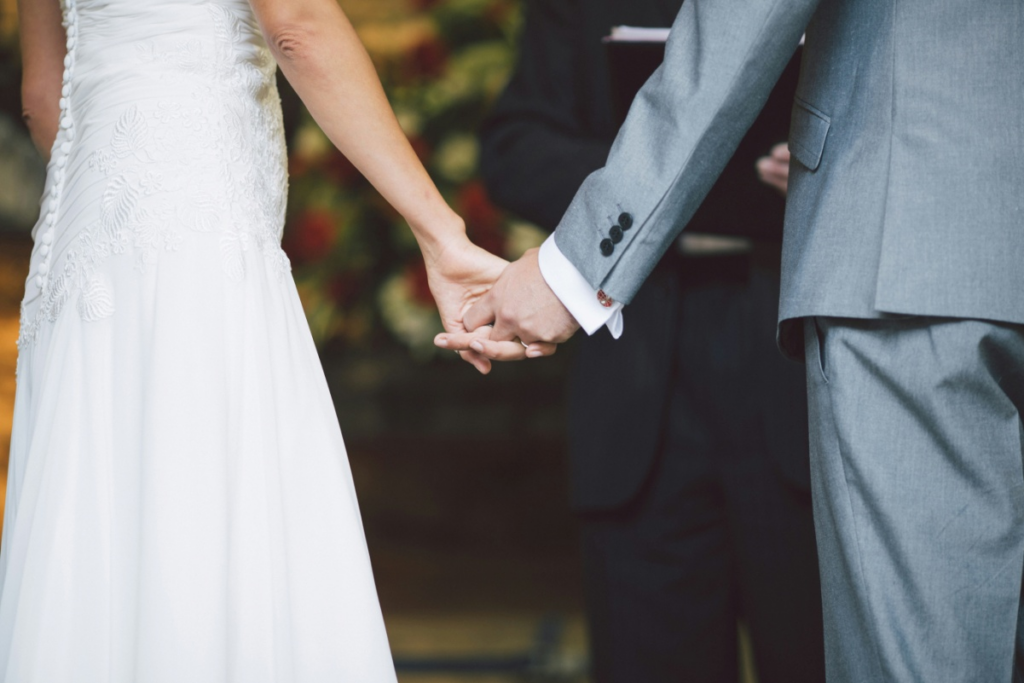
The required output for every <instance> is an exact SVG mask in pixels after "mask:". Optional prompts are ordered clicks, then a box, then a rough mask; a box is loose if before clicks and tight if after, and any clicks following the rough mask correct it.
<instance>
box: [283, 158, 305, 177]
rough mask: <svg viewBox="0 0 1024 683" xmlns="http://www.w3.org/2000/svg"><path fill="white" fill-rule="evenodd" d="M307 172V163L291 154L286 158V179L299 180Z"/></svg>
mask: <svg viewBox="0 0 1024 683" xmlns="http://www.w3.org/2000/svg"><path fill="white" fill-rule="evenodd" d="M308 170H309V163H308V162H306V161H305V160H304V159H300V158H299V157H298V156H297V155H295V154H292V155H290V156H289V157H288V177H289V178H301V177H302V176H304V175H306V171H308Z"/></svg>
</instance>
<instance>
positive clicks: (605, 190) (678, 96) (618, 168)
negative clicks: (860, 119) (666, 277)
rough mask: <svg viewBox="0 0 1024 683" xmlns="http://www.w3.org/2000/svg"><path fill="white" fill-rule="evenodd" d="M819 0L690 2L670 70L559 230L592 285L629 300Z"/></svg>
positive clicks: (711, 178)
mask: <svg viewBox="0 0 1024 683" xmlns="http://www.w3.org/2000/svg"><path fill="white" fill-rule="evenodd" d="M818 2H819V0H686V2H685V3H684V4H683V7H682V10H681V11H680V12H679V15H678V17H677V18H676V20H675V22H674V24H673V27H672V34H671V37H670V38H669V42H668V45H667V47H666V52H665V63H664V64H663V65H662V66H661V67H660V68H659V69H658V70H657V71H656V72H655V73H654V75H653V76H651V78H650V80H648V82H647V83H646V85H644V87H643V88H642V89H641V91H640V93H639V94H638V95H637V97H636V100H634V102H633V106H632V108H631V109H630V112H629V117H628V118H627V119H626V123H625V124H624V125H623V127H622V129H621V130H620V132H619V135H618V137H617V138H616V139H615V144H614V146H613V147H612V151H611V154H610V155H609V157H608V162H607V164H606V165H605V167H604V168H602V169H600V170H598V171H596V172H594V173H593V174H591V175H590V176H589V177H588V178H587V180H586V181H585V182H584V184H583V186H582V187H581V188H580V190H579V192H578V193H577V194H576V197H575V198H574V199H573V202H572V204H571V205H570V207H569V210H568V211H567V212H566V214H565V216H564V217H563V218H562V221H561V223H559V226H558V229H557V230H556V231H555V241H556V243H557V244H558V247H559V249H561V251H562V253H564V254H565V255H566V257H567V258H568V259H569V260H570V261H571V262H572V263H573V265H575V266H576V268H577V269H578V270H579V271H580V273H582V274H583V276H584V277H585V278H586V279H587V281H588V282H589V283H590V284H591V285H593V286H594V288H595V289H603V290H604V291H605V292H606V293H607V294H608V295H609V296H611V297H613V298H614V299H616V300H617V301H622V302H624V303H629V302H630V301H631V300H632V298H633V295H634V294H636V292H637V290H638V289H639V288H640V285H641V284H643V281H644V280H645V279H646V278H647V276H648V275H649V274H650V272H651V270H653V269H654V266H655V265H656V264H657V262H658V261H659V259H660V258H661V256H662V255H663V254H664V253H665V251H666V250H667V249H668V247H669V246H670V245H671V244H672V243H673V242H674V240H675V238H676V237H677V236H678V235H679V233H680V232H681V231H682V229H683V228H684V227H685V226H686V223H687V222H689V220H690V218H691V217H692V216H693V214H694V213H695V212H696V210H697V208H698V207H699V206H700V203H701V201H703V199H704V196H705V195H706V194H707V193H708V191H709V190H710V189H711V186H712V185H713V184H714V182H715V180H716V179H717V178H718V176H719V174H720V173H721V172H722V169H723V168H724V167H725V165H726V163H727V162H728V161H729V158H730V157H731V156H732V154H733V152H734V151H735V150H736V147H737V145H739V142H740V140H741V139H742V137H743V135H744V133H745V132H746V131H747V129H748V128H749V127H750V126H751V124H753V122H754V119H755V118H757V114H758V113H759V112H760V111H761V108H762V107H763V106H764V103H765V101H766V100H767V98H768V95H769V94H770V93H771V90H772V87H773V86H774V84H775V81H777V80H778V78H779V76H780V75H781V73H782V71H783V69H784V68H785V66H786V64H787V62H788V61H789V59H790V57H792V55H793V52H794V51H795V50H796V47H797V44H798V43H799V42H800V36H801V34H802V33H803V31H804V27H805V26H806V25H807V23H808V22H809V21H810V18H811V15H812V14H813V13H814V10H815V8H816V6H817V5H818ZM620 217H621V218H622V219H623V220H622V221H620ZM620 223H621V227H623V228H627V229H626V230H624V231H622V232H619V231H617V230H614V229H613V226H615V225H618V224H620ZM614 233H617V234H614ZM615 239H619V241H618V242H614V240H615ZM606 240H607V241H606Z"/></svg>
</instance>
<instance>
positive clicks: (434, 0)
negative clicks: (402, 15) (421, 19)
mask: <svg viewBox="0 0 1024 683" xmlns="http://www.w3.org/2000/svg"><path fill="white" fill-rule="evenodd" d="M440 2H441V0H413V3H412V6H413V8H414V9H416V10H418V11H420V12H426V11H428V10H431V9H433V8H434V5H437V4H439V3H440Z"/></svg>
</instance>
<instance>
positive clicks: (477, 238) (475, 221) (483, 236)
mask: <svg viewBox="0 0 1024 683" xmlns="http://www.w3.org/2000/svg"><path fill="white" fill-rule="evenodd" d="M458 209H459V214H460V215H461V216H462V218H463V220H465V221H466V234H468V235H469V238H470V239H471V240H473V242H474V243H475V244H477V245H478V246H480V247H482V248H484V249H486V250H487V251H489V252H491V253H492V254H497V255H499V256H501V255H502V254H504V252H505V234H504V232H503V231H502V220H501V212H500V211H498V209H497V208H496V207H495V206H494V204H492V203H491V200H490V199H489V198H488V197H487V190H486V189H484V185H483V183H481V182H480V181H479V180H473V181H470V182H468V183H466V184H465V185H463V186H462V189H461V190H459V198H458Z"/></svg>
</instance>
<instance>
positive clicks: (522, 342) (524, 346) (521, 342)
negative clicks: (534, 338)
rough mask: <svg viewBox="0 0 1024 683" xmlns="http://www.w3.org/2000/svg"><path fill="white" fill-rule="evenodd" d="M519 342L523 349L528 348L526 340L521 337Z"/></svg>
mask: <svg viewBox="0 0 1024 683" xmlns="http://www.w3.org/2000/svg"><path fill="white" fill-rule="evenodd" d="M519 343H520V344H522V345H523V348H524V349H528V348H530V345H529V344H527V343H526V342H524V341H523V340H522V339H520V340H519Z"/></svg>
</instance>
